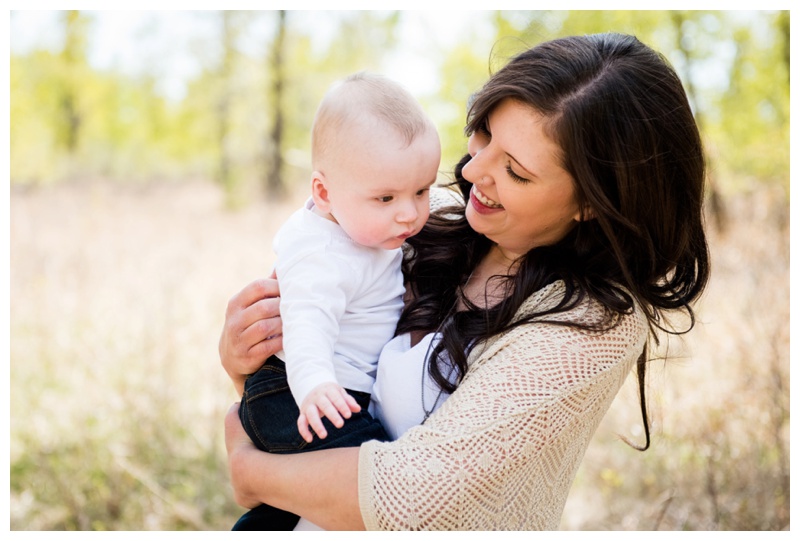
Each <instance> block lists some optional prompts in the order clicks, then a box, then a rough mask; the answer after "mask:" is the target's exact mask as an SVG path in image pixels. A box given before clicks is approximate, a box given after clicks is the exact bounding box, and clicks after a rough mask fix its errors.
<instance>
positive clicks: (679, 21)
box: [669, 10, 726, 231]
mask: <svg viewBox="0 0 800 541" xmlns="http://www.w3.org/2000/svg"><path fill="white" fill-rule="evenodd" d="M669 14H670V20H671V21H672V25H673V27H674V31H675V44H676V46H675V49H676V53H677V54H679V55H680V58H681V60H682V64H683V67H684V69H683V71H684V73H683V86H684V87H685V89H686V94H687V96H688V97H689V101H690V102H691V103H693V104H694V118H695V121H696V122H697V127H698V129H699V130H700V133H704V134H705V133H707V132H708V130H707V127H706V115H705V110H706V109H705V108H704V107H702V106H700V105H699V104H700V99H699V96H698V91H697V85H696V84H695V78H696V77H697V74H698V72H699V71H700V69H699V66H698V64H700V63H701V62H703V61H705V60H707V59H708V57H709V55H710V53H711V48H710V47H700V46H699V45H700V44H702V43H703V42H704V41H705V42H708V41H716V40H718V39H719V36H718V32H716V31H710V29H709V27H711V28H713V30H718V29H719V28H720V25H718V24H715V23H716V21H715V23H712V24H708V22H707V21H709V20H710V18H715V17H716V16H715V14H713V13H704V12H700V11H680V10H675V11H670V12H669ZM703 21H706V24H702V23H703ZM698 28H703V30H702V31H701V32H697V29H698ZM698 34H699V35H698ZM700 55H702V56H700ZM705 146H706V162H707V173H706V179H707V197H708V210H709V213H710V216H711V219H712V220H713V222H714V224H715V225H716V227H717V229H718V230H720V231H723V230H724V229H725V221H726V215H725V205H724V203H723V200H722V196H721V194H720V192H719V188H718V186H717V183H718V180H717V169H716V167H715V164H714V162H715V161H716V153H715V152H709V149H708V147H709V141H708V138H706V142H705Z"/></svg>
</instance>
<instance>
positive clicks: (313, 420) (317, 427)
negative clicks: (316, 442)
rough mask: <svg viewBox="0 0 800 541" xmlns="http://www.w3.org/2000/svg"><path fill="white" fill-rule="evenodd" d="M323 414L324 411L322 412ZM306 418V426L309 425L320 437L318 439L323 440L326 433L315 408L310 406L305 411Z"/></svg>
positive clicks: (326, 435) (318, 412)
mask: <svg viewBox="0 0 800 541" xmlns="http://www.w3.org/2000/svg"><path fill="white" fill-rule="evenodd" d="M322 413H323V414H324V413H325V412H324V411H323V412H322ZM306 417H307V418H308V424H309V425H311V429H312V430H313V431H314V432H315V433H316V434H317V436H319V437H320V439H325V438H326V437H328V431H327V430H325V425H324V424H322V419H321V418H320V411H319V409H318V408H317V406H310V407H309V408H308V409H307V410H306Z"/></svg>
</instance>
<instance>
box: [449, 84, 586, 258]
mask: <svg viewBox="0 0 800 541" xmlns="http://www.w3.org/2000/svg"><path fill="white" fill-rule="evenodd" d="M545 121H546V119H545V117H544V116H542V115H541V114H540V113H538V112H537V111H536V110H535V109H533V108H531V107H529V106H527V105H523V104H522V103H520V102H518V101H515V100H512V99H505V100H503V101H501V102H500V103H499V104H498V105H497V106H496V107H495V108H494V110H492V112H491V113H490V114H489V116H488V119H487V122H486V126H485V129H482V130H478V131H476V132H475V133H473V134H472V135H471V136H470V138H469V145H468V149H469V154H470V156H472V159H471V160H470V161H469V162H468V163H467V164H466V165H465V166H464V168H463V169H462V175H463V176H464V178H465V179H466V180H468V181H469V182H471V183H472V184H473V186H472V190H471V191H470V197H469V202H468V203H467V210H466V216H467V220H468V221H469V224H470V226H472V228H473V229H474V230H475V231H477V232H478V233H482V234H483V235H485V236H486V237H488V238H489V239H490V240H492V241H494V242H495V243H496V244H497V245H498V246H499V247H500V248H501V249H502V250H503V252H504V253H505V255H506V256H509V257H512V258H516V257H519V256H521V255H523V254H525V253H526V252H528V251H529V250H530V249H532V248H535V247H537V246H545V245H549V244H554V243H556V242H558V241H559V240H561V239H562V238H563V237H564V236H565V235H566V234H567V232H568V231H569V230H570V229H572V227H573V226H574V225H575V224H576V222H577V221H579V220H580V219H581V212H580V206H579V205H578V201H577V199H576V197H575V187H574V182H573V179H572V177H571V176H570V175H569V173H567V172H566V171H565V170H564V169H563V168H562V167H561V165H560V161H559V156H560V149H559V147H558V145H556V144H555V143H554V142H553V141H552V140H551V139H550V138H549V137H548V136H547V135H545V132H544V129H543V126H544V123H545Z"/></svg>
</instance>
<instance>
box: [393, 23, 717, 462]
mask: <svg viewBox="0 0 800 541" xmlns="http://www.w3.org/2000/svg"><path fill="white" fill-rule="evenodd" d="M507 99H511V100H516V101H517V102H519V103H521V104H524V105H526V106H529V107H531V108H532V109H534V110H536V111H537V112H539V113H541V114H542V115H544V116H545V118H546V119H547V121H546V122H547V123H546V132H547V134H548V136H549V137H550V138H551V139H552V140H553V141H554V142H555V143H557V144H558V145H559V146H560V148H561V150H562V155H561V157H560V158H561V162H562V166H563V167H564V169H565V170H566V171H567V172H569V173H570V175H571V176H572V178H573V179H574V182H575V189H576V196H577V198H578V202H579V204H580V205H581V208H582V210H583V212H584V215H585V216H587V217H588V216H591V217H592V219H587V220H585V221H582V222H579V223H578V225H576V226H575V227H574V228H573V229H572V230H571V231H570V232H569V233H568V234H567V235H566V236H565V237H564V238H563V239H562V240H560V241H559V242H558V243H556V244H554V245H551V246H542V247H537V248H534V249H532V250H531V251H529V252H528V253H527V254H526V255H525V256H523V257H522V259H521V261H520V265H519V267H518V270H517V272H516V274H515V275H513V276H503V277H496V279H497V280H503V281H505V284H506V291H507V293H508V295H507V297H506V298H505V300H503V301H502V302H500V303H499V304H497V305H496V306H493V307H490V308H486V309H485V308H481V307H478V306H475V305H473V304H471V303H469V301H467V300H466V299H465V298H463V295H462V293H461V286H462V285H463V284H464V283H465V282H466V280H467V277H468V276H469V275H470V273H471V272H472V270H473V269H474V268H475V267H476V266H477V264H478V263H479V262H480V261H481V259H482V258H483V256H484V255H486V253H487V252H488V250H489V248H490V247H491V241H489V240H488V239H486V238H485V237H483V236H482V235H479V234H477V233H475V232H474V231H473V230H472V229H471V228H470V227H469V224H468V223H467V221H466V219H465V217H464V208H463V207H450V208H447V209H442V211H441V212H438V213H434V214H432V216H431V219H430V220H429V222H428V224H427V225H426V227H425V228H424V229H423V231H422V232H421V233H420V234H419V235H417V236H416V237H413V238H411V239H409V243H410V244H411V246H412V248H413V249H414V257H412V258H408V259H407V262H406V267H405V272H406V276H407V279H408V282H409V286H410V288H411V291H412V292H413V294H414V298H413V300H412V301H411V302H410V303H409V304H408V306H407V307H406V309H405V310H404V312H403V315H402V317H401V319H400V323H399V324H398V333H402V332H408V331H414V330H416V331H420V330H422V331H427V332H430V331H438V332H440V333H441V335H442V340H441V342H440V343H439V345H438V347H437V348H436V349H434V351H433V353H432V354H433V355H434V358H435V359H436V362H431V363H429V366H430V372H431V375H432V377H433V378H434V380H435V381H437V383H438V384H439V385H440V386H441V387H442V388H443V389H445V390H447V391H448V392H452V391H453V390H454V389H455V387H456V386H457V384H458V382H459V381H460V379H461V377H463V375H464V373H465V372H466V369H467V356H468V355H469V352H470V351H471V349H472V348H473V347H474V346H475V345H477V344H478V343H480V342H481V341H484V340H486V339H488V338H491V337H492V336H496V335H498V334H500V333H503V332H505V331H507V330H508V329H509V328H511V327H513V326H516V325H521V324H531V323H536V322H542V321H546V320H547V316H548V315H549V314H552V313H554V312H560V311H565V310H569V309H570V308H572V307H574V306H575V305H577V304H578V303H580V302H581V301H582V300H583V299H584V298H586V297H587V296H589V297H591V298H593V299H595V300H597V301H598V302H600V303H601V304H602V305H603V306H604V307H605V308H606V318H605V320H604V321H602V322H597V324H596V325H592V326H591V328H592V329H594V330H597V329H603V328H606V329H607V328H610V327H611V326H613V325H614V324H615V323H616V321H617V319H618V317H619V316H620V315H622V314H626V313H630V312H631V311H632V310H633V309H634V306H635V304H638V305H639V306H640V307H641V308H642V309H643V310H644V312H645V314H646V316H647V319H648V321H649V323H650V327H651V331H652V337H653V339H655V340H657V339H658V338H657V334H656V333H657V330H659V329H660V330H663V331H666V332H671V333H677V332H686V331H688V330H689V329H691V328H692V326H693V325H694V315H693V312H692V308H691V306H690V304H691V303H692V301H694V300H695V299H696V298H697V297H698V296H699V295H700V294H701V292H702V291H703V288H704V287H705V284H706V282H707V280H708V264H709V262H708V258H709V256H708V247H707V244H706V238H705V232H704V229H703V217H702V204H703V190H704V179H705V163H704V158H703V151H702V144H701V140H700V135H699V133H698V129H697V125H696V123H695V121H694V118H693V116H692V110H691V107H690V105H689V102H688V100H687V98H686V93H685V92H684V89H683V86H682V84H681V82H680V79H679V78H678V76H677V75H676V73H675V71H674V70H673V69H672V67H671V66H670V65H669V63H668V62H667V61H666V60H665V59H664V58H663V57H662V56H661V55H660V54H658V53H657V52H655V51H653V50H652V49H650V48H649V47H647V46H646V45H644V44H642V43H641V42H640V41H639V40H637V39H636V38H635V37H633V36H628V35H622V34H598V35H591V36H580V37H568V38H563V39H557V40H554V41H550V42H546V43H542V44H540V45H538V46H536V47H534V48H532V49H529V50H527V51H525V52H523V53H521V54H519V55H517V56H516V57H514V58H513V59H512V60H511V61H510V62H509V63H508V64H507V65H506V66H504V67H503V68H502V69H501V70H499V71H498V72H497V73H496V74H494V75H493V76H492V77H491V78H490V79H489V81H488V82H487V83H486V84H485V86H484V87H483V88H482V89H481V90H480V91H479V92H478V93H477V94H476V95H475V96H474V101H473V102H472V103H471V105H470V108H469V112H468V123H467V127H466V132H467V134H471V133H473V132H475V131H476V130H479V129H481V128H482V127H483V125H484V124H485V123H486V119H487V117H488V115H489V113H490V112H491V111H492V110H493V109H494V108H495V107H496V106H497V105H498V104H499V103H500V102H501V101H503V100H507ZM469 159H470V156H469V155H466V156H464V158H463V159H462V160H461V162H460V163H459V165H457V166H456V170H455V184H456V185H457V186H458V188H459V189H460V190H461V192H462V193H463V195H464V198H465V201H466V200H467V198H468V193H469V189H470V187H471V184H470V183H469V182H467V180H465V179H464V178H463V177H462V176H461V168H462V167H463V165H464V164H465V163H467V162H468V161H469ZM472 180H477V179H472ZM557 280H562V281H563V282H564V283H565V285H566V294H565V296H564V299H563V300H562V301H561V303H560V304H559V305H558V306H557V307H556V308H554V309H551V310H548V311H545V312H539V313H535V314H533V315H530V316H528V317H526V318H523V319H521V320H518V321H514V322H513V323H512V319H513V317H514V315H515V314H516V312H517V311H518V309H519V307H520V306H521V305H522V303H523V302H524V301H525V299H527V298H528V297H529V296H530V295H531V294H533V293H534V292H536V291H538V290H539V289H541V288H543V287H545V286H546V285H548V284H550V283H553V282H555V281H557ZM459 300H460V301H461V302H462V303H464V305H466V306H467V307H468V309H467V310H462V311H456V310H455V307H456V306H457V303H458V301H459ZM674 310H677V311H681V312H683V313H685V314H688V316H689V323H688V328H685V329H683V330H681V331H679V330H676V329H674V328H672V326H671V325H670V324H669V322H668V320H667V319H666V317H667V315H668V314H667V312H670V311H674ZM550 323H552V322H550ZM646 360H647V348H645V351H643V352H642V356H641V357H640V359H639V362H638V363H637V375H638V379H639V390H640V399H641V409H642V416H643V421H644V425H645V437H646V442H645V444H644V446H643V447H642V449H646V448H647V447H648V446H649V444H650V432H649V423H648V421H647V409H646V401H645V392H644V379H645V373H646V366H647V365H646ZM453 370H455V372H454V373H455V375H456V382H455V384H453V383H452V382H450V381H448V378H447V377H445V376H444V374H449V373H451V371H453Z"/></svg>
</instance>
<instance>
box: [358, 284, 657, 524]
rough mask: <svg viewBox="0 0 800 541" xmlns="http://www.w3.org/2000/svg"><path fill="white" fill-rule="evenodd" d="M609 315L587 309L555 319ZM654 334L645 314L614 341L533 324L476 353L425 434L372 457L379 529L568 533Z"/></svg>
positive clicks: (374, 450)
mask: <svg viewBox="0 0 800 541" xmlns="http://www.w3.org/2000/svg"><path fill="white" fill-rule="evenodd" d="M563 294H564V285H563V283H561V282H557V283H555V284H552V285H550V286H548V287H546V288H544V289H542V290H541V291H539V292H537V293H536V294H534V295H533V296H531V298H529V299H528V300H527V301H526V302H525V303H524V304H523V305H522V307H521V308H520V316H521V315H524V314H528V313H530V312H531V311H532V310H533V309H534V308H538V309H542V308H543V307H545V306H548V305H553V304H554V303H556V302H557V301H558V299H559V298H560V297H561V296H563ZM602 314H603V311H602V307H601V306H600V305H599V304H598V303H596V302H594V301H591V300H586V301H584V302H583V303H582V304H581V305H579V306H578V307H576V308H574V309H573V310H571V311H569V312H564V313H561V314H558V316H550V319H558V320H561V321H574V322H584V323H591V322H595V321H598V318H600V317H601V316H602ZM647 333H648V327H647V322H646V320H645V317H644V314H643V313H642V311H641V310H639V309H637V310H636V311H635V312H634V313H632V314H629V315H625V316H623V317H622V318H621V320H620V321H619V324H618V325H616V326H615V327H614V328H612V329H611V330H609V331H606V332H604V333H597V332H586V331H581V330H578V329H574V328H570V327H563V326H559V325H553V324H541V323H540V324H527V325H523V326H520V327H518V328H516V329H513V330H511V331H509V332H507V333H505V334H504V335H502V336H500V337H498V338H496V339H495V340H494V341H492V342H491V343H489V344H487V345H486V346H485V347H483V348H476V350H475V351H473V353H472V355H470V358H469V370H468V371H467V374H466V377H465V378H464V380H463V382H462V383H461V385H460V386H459V387H458V389H457V390H456V391H455V393H453V395H452V396H450V398H448V400H447V401H446V402H445V403H444V404H443V405H442V406H441V407H440V408H439V409H438V410H437V411H436V412H435V413H434V414H433V415H432V416H431V417H430V418H429V419H428V421H427V422H426V423H425V424H424V425H422V426H418V427H414V428H412V429H411V430H409V431H408V432H406V433H405V434H404V435H403V436H402V437H400V438H399V439H398V440H397V441H393V442H385V443H384V442H377V441H372V442H368V443H366V444H363V445H362V446H361V450H360V455H359V467H358V472H359V500H360V506H361V514H362V517H363V519H364V523H365V524H366V527H367V529H368V530H555V529H558V527H559V522H560V518H561V513H562V511H563V509H564V504H565V502H566V499H567V494H568V493H569V489H570V486H571V484H572V481H573V479H574V477H575V473H576V471H577V469H578V466H579V464H580V461H581V459H582V457H583V455H584V453H585V451H586V448H587V446H588V444H589V440H590V439H591V437H592V434H593V433H594V431H595V429H596V428H597V425H598V424H599V422H600V420H601V419H602V417H603V415H604V414H605V413H606V411H607V410H608V408H609V406H610V405H611V402H612V401H613V399H614V396H615V395H616V394H617V391H618V390H619V388H620V387H621V385H622V383H623V381H624V380H625V378H626V377H627V375H628V373H629V372H630V371H631V368H632V367H633V365H634V364H635V361H636V359H637V358H638V356H639V355H640V354H641V352H642V348H643V347H644V343H645V339H646V337H647Z"/></svg>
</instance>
